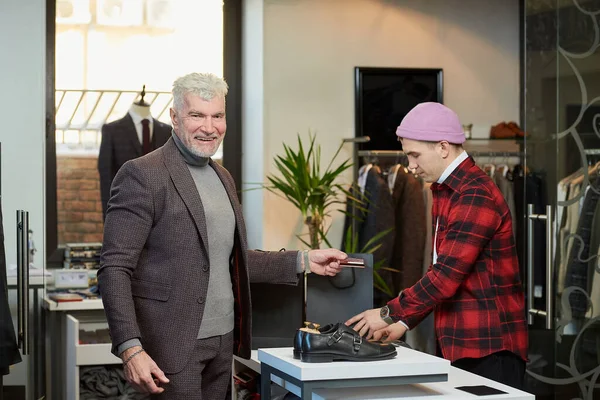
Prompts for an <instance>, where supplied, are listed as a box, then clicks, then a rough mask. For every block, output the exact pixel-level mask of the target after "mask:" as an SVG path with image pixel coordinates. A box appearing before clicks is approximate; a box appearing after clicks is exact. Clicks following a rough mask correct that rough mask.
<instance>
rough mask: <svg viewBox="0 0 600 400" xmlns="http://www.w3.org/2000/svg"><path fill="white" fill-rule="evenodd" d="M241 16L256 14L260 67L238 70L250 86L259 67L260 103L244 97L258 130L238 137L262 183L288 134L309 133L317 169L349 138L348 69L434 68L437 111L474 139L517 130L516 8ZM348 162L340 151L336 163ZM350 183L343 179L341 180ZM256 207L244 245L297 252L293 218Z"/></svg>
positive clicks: (363, 0) (333, 5)
mask: <svg viewBox="0 0 600 400" xmlns="http://www.w3.org/2000/svg"><path fill="white" fill-rule="evenodd" d="M245 6H246V14H248V13H250V12H251V11H252V10H257V9H255V7H257V8H258V7H260V8H262V11H263V14H262V20H263V21H262V24H263V25H262V28H257V29H262V31H263V40H262V42H259V41H258V40H257V39H256V38H255V39H254V45H255V46H257V47H256V48H258V49H260V51H261V54H263V57H262V58H258V57H253V58H252V60H253V61H252V62H253V63H254V64H252V63H251V59H249V58H248V57H247V58H246V59H245V63H244V81H247V80H254V76H253V75H249V74H248V72H249V71H251V68H253V67H254V68H257V67H260V65H259V64H262V69H261V71H262V78H261V79H262V81H263V86H262V98H259V96H252V102H253V104H252V109H253V112H258V113H260V117H261V118H262V119H263V120H262V123H261V125H262V128H263V129H262V131H260V129H259V128H260V125H257V126H255V127H254V128H253V129H250V128H249V127H244V141H245V143H249V142H251V143H252V144H253V146H255V147H260V148H261V149H262V154H263V159H262V164H260V165H259V166H258V168H259V169H263V171H264V174H263V179H264V176H266V174H269V173H274V172H275V168H274V163H273V158H274V157H275V156H276V155H279V154H282V152H283V143H286V144H290V145H291V144H295V143H296V135H297V133H300V134H301V135H302V137H303V138H305V139H307V138H308V131H309V129H310V130H312V131H314V132H317V134H318V139H317V141H318V143H319V144H321V146H322V149H323V156H322V158H323V159H324V160H329V159H330V158H331V157H332V156H333V154H334V152H335V151H336V149H337V147H338V146H339V145H340V143H341V141H342V139H344V138H348V137H354V135H355V131H354V118H355V112H354V67H356V66H362V67H407V68H443V71H444V103H445V104H446V105H448V106H449V107H451V108H453V109H454V110H455V111H456V112H457V113H458V114H459V116H460V117H461V119H462V121H463V123H473V135H474V137H478V136H479V137H486V136H487V135H489V129H490V126H491V125H493V124H497V123H498V122H501V121H517V122H518V121H519V9H518V1H517V0H511V1H506V0H486V1H480V0H429V1H426V2H422V1H413V0H328V1H322V0H295V1H287V0H260V1H259V0H246V1H245ZM258 11H260V10H258ZM257 23H260V18H257ZM246 44H247V43H246V42H245V45H246ZM261 46H262V47H261ZM245 96H246V99H248V98H249V97H248V94H246V95H245ZM246 107H249V105H246ZM246 115H247V113H246ZM245 118H247V116H245ZM351 156H352V147H351V145H349V144H347V145H345V146H344V148H343V151H342V154H341V157H340V161H341V160H342V159H345V158H348V157H351ZM244 157H245V160H246V161H247V160H248V158H253V159H254V160H256V158H254V154H252V153H248V152H245V153H244ZM256 161H257V162H259V163H260V161H258V160H256ZM245 168H249V167H248V163H247V162H245ZM250 168H252V166H251V165H250ZM244 174H245V176H249V174H252V172H251V171H247V170H246V171H245V172H244ZM351 179H352V174H351V172H348V174H347V175H346V178H345V180H346V181H347V182H348V183H350V181H351ZM263 198H264V200H263V202H262V207H261V205H260V201H257V204H255V205H253V209H252V212H253V213H254V212H257V213H259V215H260V214H264V216H263V218H262V220H260V219H258V218H251V217H249V216H248V214H247V217H248V219H249V220H248V221H247V223H248V230H249V231H251V232H255V233H256V232H258V231H259V229H257V226H259V225H260V229H262V237H257V235H254V237H253V239H252V240H254V241H255V242H256V243H259V244H260V245H262V247H263V248H266V249H279V248H281V247H286V248H301V247H303V245H302V244H301V243H300V242H299V241H298V239H297V238H296V237H295V234H297V233H299V232H305V231H306V229H304V227H303V226H302V221H301V217H300V214H299V212H297V211H296V209H295V208H294V207H293V206H292V205H291V203H289V202H288V201H286V200H284V199H281V198H279V197H277V196H275V195H273V194H270V193H264V196H263ZM333 215H334V221H333V225H332V227H331V230H330V235H329V238H330V241H331V243H332V245H334V246H339V245H340V244H341V238H342V229H343V218H344V216H343V214H341V213H339V212H337V211H334V212H333ZM259 233H260V232H259Z"/></svg>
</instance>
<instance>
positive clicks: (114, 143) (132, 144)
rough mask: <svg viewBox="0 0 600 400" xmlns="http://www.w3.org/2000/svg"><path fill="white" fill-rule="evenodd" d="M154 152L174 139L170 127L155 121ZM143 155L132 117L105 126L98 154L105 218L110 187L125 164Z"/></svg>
mask: <svg viewBox="0 0 600 400" xmlns="http://www.w3.org/2000/svg"><path fill="white" fill-rule="evenodd" d="M152 121H153V122H152V123H153V128H152V148H153V149H158V148H159V147H161V146H162V145H164V144H165V143H166V142H167V140H169V138H170V137H171V130H172V128H171V125H168V124H165V123H162V122H160V121H158V120H157V119H154V118H153V119H152ZM141 155H142V144H141V143H140V139H139V138H138V136H137V131H136V130H135V125H134V124H133V120H132V119H131V116H130V115H129V113H127V114H126V115H125V116H124V117H123V118H121V119H118V120H116V121H112V122H110V123H108V124H105V125H104V126H102V141H101V142H100V152H99V153H98V173H99V174H100V199H101V200H102V215H103V216H104V217H106V207H107V204H108V199H109V197H110V185H111V184H112V181H113V179H114V178H115V175H116V174H117V171H118V170H119V168H121V167H122V166H123V164H125V162H127V161H129V160H132V159H134V158H137V157H140V156H141Z"/></svg>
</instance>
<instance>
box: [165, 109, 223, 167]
mask: <svg viewBox="0 0 600 400" xmlns="http://www.w3.org/2000/svg"><path fill="white" fill-rule="evenodd" d="M177 120H178V122H179V126H180V127H181V130H184V129H185V128H183V126H184V125H183V121H182V120H181V119H180V118H179V117H178V118H177ZM175 134H176V135H177V136H178V137H179V140H181V142H182V143H183V144H184V145H185V147H187V149H188V150H189V151H190V152H191V153H192V154H193V155H195V156H196V157H201V158H210V157H212V156H214V155H215V154H216V153H217V150H219V146H217V147H216V148H215V151H213V152H212V153H205V152H203V151H200V150H198V149H196V148H195V147H194V146H193V144H194V137H193V136H194V135H188V132H182V134H181V136H180V135H179V134H178V133H177V132H175ZM182 136H183V137H182ZM219 145H220V143H219Z"/></svg>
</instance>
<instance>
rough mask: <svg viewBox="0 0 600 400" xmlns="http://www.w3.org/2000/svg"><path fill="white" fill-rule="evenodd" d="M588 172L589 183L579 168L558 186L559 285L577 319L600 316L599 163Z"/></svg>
mask: <svg viewBox="0 0 600 400" xmlns="http://www.w3.org/2000/svg"><path fill="white" fill-rule="evenodd" d="M586 169H587V173H588V181H587V182H586V180H585V179H584V174H583V172H584V171H583V169H579V170H578V171H576V172H575V173H574V174H572V175H570V176H568V177H566V178H564V179H563V180H561V181H560V182H559V183H558V187H557V193H558V201H559V202H564V204H565V206H561V207H558V214H557V221H558V225H559V230H558V234H557V235H556V238H555V240H556V242H557V243H556V245H555V247H554V249H555V260H556V262H555V269H556V278H557V279H556V282H557V284H556V286H557V292H558V293H559V294H562V295H566V296H567V298H568V300H569V303H568V307H569V308H570V312H571V316H572V317H573V318H574V319H583V318H584V317H588V318H594V317H598V316H600V163H598V164H596V165H593V166H590V167H586ZM578 289H580V290H578ZM586 294H587V296H586ZM588 296H589V300H588ZM561 311H567V310H561Z"/></svg>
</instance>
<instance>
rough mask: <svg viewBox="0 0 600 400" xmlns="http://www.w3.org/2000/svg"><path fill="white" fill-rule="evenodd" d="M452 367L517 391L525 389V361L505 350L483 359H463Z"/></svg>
mask: <svg viewBox="0 0 600 400" xmlns="http://www.w3.org/2000/svg"><path fill="white" fill-rule="evenodd" d="M452 366H453V367H456V368H460V369H462V370H465V371H468V372H472V373H474V374H476V375H479V376H483V377H484V378H488V379H491V380H493V381H496V382H500V383H503V384H505V385H508V386H511V387H514V388H515V389H519V390H523V389H524V388H523V383H524V380H525V361H523V360H522V359H521V357H519V356H517V355H516V354H514V353H512V352H510V351H506V350H503V351H499V352H496V353H492V354H490V355H488V356H485V357H482V358H461V359H459V360H456V361H454V362H453V363H452Z"/></svg>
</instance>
